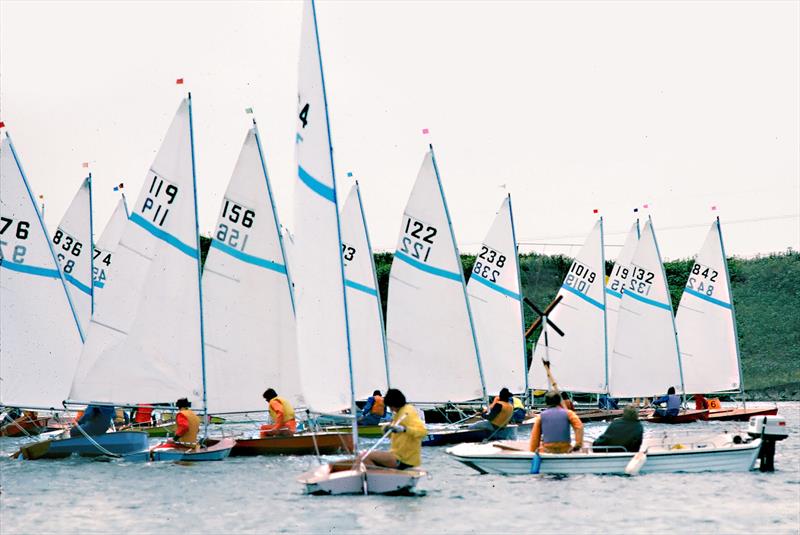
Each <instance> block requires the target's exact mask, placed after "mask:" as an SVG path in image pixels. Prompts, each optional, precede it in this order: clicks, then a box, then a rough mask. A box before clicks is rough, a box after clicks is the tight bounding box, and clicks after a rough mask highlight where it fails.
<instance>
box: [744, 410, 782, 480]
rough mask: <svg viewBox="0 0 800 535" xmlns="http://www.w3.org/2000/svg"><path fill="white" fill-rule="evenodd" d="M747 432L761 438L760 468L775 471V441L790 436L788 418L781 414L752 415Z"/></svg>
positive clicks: (765, 470)
mask: <svg viewBox="0 0 800 535" xmlns="http://www.w3.org/2000/svg"><path fill="white" fill-rule="evenodd" d="M747 434H748V435H750V436H751V437H753V438H760V439H761V449H760V450H759V452H758V459H759V461H760V463H759V467H758V469H759V470H760V471H761V472H774V471H775V442H777V441H778V440H783V439H784V438H786V437H788V436H789V430H788V429H787V428H786V420H785V419H784V418H783V417H781V416H752V417H751V418H750V422H749V423H748V424H747Z"/></svg>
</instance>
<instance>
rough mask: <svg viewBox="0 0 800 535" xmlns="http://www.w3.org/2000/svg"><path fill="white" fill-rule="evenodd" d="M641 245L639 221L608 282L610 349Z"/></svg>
mask: <svg viewBox="0 0 800 535" xmlns="http://www.w3.org/2000/svg"><path fill="white" fill-rule="evenodd" d="M638 243H639V220H638V219H637V220H636V222H635V223H634V224H633V225H632V226H631V229H630V230H629V231H628V237H627V238H625V243H624V244H623V245H622V250H621V251H620V252H619V255H618V256H617V259H616V261H615V262H614V268H613V269H612V270H611V275H609V277H608V281H607V282H606V331H607V332H608V347H609V350H610V349H612V347H613V344H614V338H615V337H616V335H617V319H618V318H619V306H620V303H621V302H622V292H623V291H624V289H625V285H626V284H627V282H628V278H629V276H630V273H631V271H633V270H632V269H631V260H633V253H635V252H636V245H637V244H638Z"/></svg>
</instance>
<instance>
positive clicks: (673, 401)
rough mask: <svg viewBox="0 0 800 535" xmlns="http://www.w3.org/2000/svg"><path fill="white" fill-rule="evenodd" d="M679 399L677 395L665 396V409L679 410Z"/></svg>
mask: <svg viewBox="0 0 800 535" xmlns="http://www.w3.org/2000/svg"><path fill="white" fill-rule="evenodd" d="M680 408H681V397H680V396H679V395H678V394H669V395H668V396H667V409H680Z"/></svg>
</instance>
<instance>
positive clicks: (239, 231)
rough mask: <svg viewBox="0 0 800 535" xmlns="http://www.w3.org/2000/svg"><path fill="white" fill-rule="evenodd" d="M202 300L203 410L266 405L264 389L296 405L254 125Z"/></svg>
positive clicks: (286, 294) (290, 327) (290, 343)
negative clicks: (205, 391) (205, 394)
mask: <svg viewBox="0 0 800 535" xmlns="http://www.w3.org/2000/svg"><path fill="white" fill-rule="evenodd" d="M203 299H204V302H203V314H204V315H205V316H204V319H205V321H204V325H205V343H206V370H207V373H206V376H207V384H208V392H209V393H208V409H209V411H210V412H247V411H253V410H264V409H265V408H266V406H265V403H264V400H263V398H262V397H261V394H262V393H263V392H264V390H265V389H266V388H270V387H271V388H274V389H276V390H277V391H278V392H279V393H280V394H281V395H282V396H284V397H286V398H287V399H289V400H290V401H291V402H292V403H293V404H294V403H297V402H298V401H299V400H298V399H296V396H297V394H298V392H299V377H298V368H297V351H296V339H295V325H294V309H293V306H292V290H291V284H290V281H289V277H288V271H287V268H286V257H285V255H284V252H283V247H282V243H281V235H280V226H279V224H278V217H277V214H276V213H275V209H274V201H273V197H272V189H271V187H270V183H269V177H268V176H267V171H266V165H265V163H264V159H263V154H262V151H261V145H260V142H259V135H258V131H257V129H256V127H255V126H254V127H253V128H251V129H250V131H249V132H248V133H247V136H246V137H245V140H244V144H243V145H242V150H241V152H240V153H239V159H238V160H237V162H236V167H235V168H234V170H233V175H232V177H231V180H230V182H229V184H228V189H227V190H226V191H225V197H224V198H223V200H222V206H221V207H220V212H219V218H218V219H217V225H216V227H214V232H213V234H212V239H211V247H210V249H209V251H208V256H207V257H206V262H205V265H204V268H203Z"/></svg>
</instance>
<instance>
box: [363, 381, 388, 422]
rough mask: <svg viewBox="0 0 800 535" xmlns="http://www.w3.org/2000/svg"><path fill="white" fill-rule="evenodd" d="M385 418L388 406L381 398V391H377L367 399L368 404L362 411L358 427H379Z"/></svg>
mask: <svg viewBox="0 0 800 535" xmlns="http://www.w3.org/2000/svg"><path fill="white" fill-rule="evenodd" d="M384 416H386V404H385V403H384V401H383V396H381V391H380V390H376V391H374V392H373V393H372V395H371V396H370V397H368V398H367V403H366V404H365V405H364V408H363V409H362V410H361V418H359V419H358V425H378V424H379V423H380V421H381V420H382V419H383V417H384Z"/></svg>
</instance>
